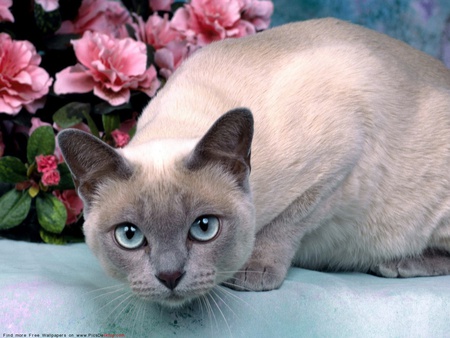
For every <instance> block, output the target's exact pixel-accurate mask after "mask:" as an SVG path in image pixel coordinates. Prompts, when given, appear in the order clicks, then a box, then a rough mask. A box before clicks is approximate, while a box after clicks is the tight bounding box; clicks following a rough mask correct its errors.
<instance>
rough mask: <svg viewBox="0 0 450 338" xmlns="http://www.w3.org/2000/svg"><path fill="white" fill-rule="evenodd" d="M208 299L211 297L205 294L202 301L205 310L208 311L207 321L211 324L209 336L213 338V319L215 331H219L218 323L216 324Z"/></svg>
mask: <svg viewBox="0 0 450 338" xmlns="http://www.w3.org/2000/svg"><path fill="white" fill-rule="evenodd" d="M210 297H211V295H210V294H207V295H206V296H204V300H205V305H206V308H207V309H208V317H209V320H210V323H211V336H212V337H213V336H214V330H213V319H214V322H215V323H216V330H217V331H218V330H219V323H218V322H217V318H216V314H215V313H214V309H213V307H212V306H211V302H210V301H209V299H210Z"/></svg>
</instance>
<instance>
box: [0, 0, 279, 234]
mask: <svg viewBox="0 0 450 338" xmlns="http://www.w3.org/2000/svg"><path fill="white" fill-rule="evenodd" d="M272 12H273V4H272V2H271V1H269V0H190V1H188V0H186V1H182V0H178V1H176V2H174V0H122V1H117V0H74V1H59V0H25V1H20V2H19V1H12V0H0V235H2V236H7V235H8V234H9V232H8V231H9V229H10V228H17V227H19V228H20V227H21V226H23V225H24V223H26V222H30V223H32V224H37V225H38V228H37V229H36V231H37V232H38V233H39V236H40V240H43V241H45V242H50V243H63V242H66V241H67V240H71V239H73V238H82V235H81V231H80V224H81V223H82V209H83V204H82V201H81V199H80V198H79V197H78V196H77V193H76V190H75V188H76V187H75V186H74V182H73V181H72V177H71V174H70V171H69V169H68V167H67V166H66V164H65V163H64V160H63V158H62V156H61V154H60V150H59V148H58V145H57V144H56V141H55V136H56V135H57V133H58V132H59V131H60V130H62V129H65V128H78V129H82V130H84V131H86V132H89V133H92V134H93V135H94V136H97V137H99V138H101V139H102V140H103V141H105V142H107V143H108V144H110V145H111V146H113V147H116V148H121V147H124V146H125V145H127V144H128V142H129V141H130V139H131V138H132V137H133V135H134V132H135V126H136V119H137V117H138V112H140V111H142V109H143V107H145V105H147V104H148V101H149V100H151V98H152V97H153V96H154V95H155V94H156V92H157V91H158V90H159V89H160V88H161V86H163V85H164V83H165V82H166V80H167V79H168V78H169V77H170V76H171V75H172V73H173V72H174V71H175V70H176V69H177V68H178V67H179V66H180V64H181V63H182V62H183V61H184V60H185V59H186V58H188V57H189V56H190V55H191V54H192V53H195V51H196V50H198V49H200V48H202V47H204V46H205V45H207V44H209V43H211V42H213V41H217V40H222V39H226V38H239V37H242V36H245V35H249V34H255V33H257V32H258V31H261V30H264V29H266V28H268V26H269V23H270V17H271V15H272ZM33 220H35V221H33ZM36 220H37V221H36ZM24 228H26V227H24ZM28 228H29V227H28ZM28 228H27V229H28ZM15 233H17V231H15ZM77 236H78V237H77ZM24 238H28V236H26V235H25V236H24Z"/></svg>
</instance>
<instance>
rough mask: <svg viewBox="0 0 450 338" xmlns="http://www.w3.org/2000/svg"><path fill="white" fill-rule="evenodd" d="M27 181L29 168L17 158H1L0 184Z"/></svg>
mask: <svg viewBox="0 0 450 338" xmlns="http://www.w3.org/2000/svg"><path fill="white" fill-rule="evenodd" d="M26 179H27V168H26V167H25V164H23V163H22V161H21V160H19V159H18V158H17V157H12V156H5V157H2V158H0V182H5V183H19V182H23V181H25V180H26Z"/></svg>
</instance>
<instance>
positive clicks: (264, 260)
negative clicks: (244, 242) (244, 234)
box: [224, 187, 322, 291]
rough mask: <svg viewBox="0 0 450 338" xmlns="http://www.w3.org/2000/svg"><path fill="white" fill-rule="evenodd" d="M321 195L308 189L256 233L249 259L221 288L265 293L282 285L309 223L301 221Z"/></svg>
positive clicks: (320, 192) (319, 192) (316, 190)
mask: <svg viewBox="0 0 450 338" xmlns="http://www.w3.org/2000/svg"><path fill="white" fill-rule="evenodd" d="M321 196H322V190H321V189H317V187H316V188H314V189H310V190H309V191H307V192H306V193H305V194H303V195H302V196H301V197H299V198H298V199H297V200H296V201H294V202H293V203H292V204H291V205H290V206H289V207H288V208H287V209H286V210H285V211H284V212H282V213H281V214H280V215H278V217H276V218H275V219H274V220H273V221H272V222H270V223H269V224H267V225H266V226H265V227H264V228H262V229H261V230H260V231H259V232H258V233H257V234H256V240H255V245H254V249H253V252H252V255H251V256H250V259H249V260H248V261H247V262H246V263H245V264H244V266H243V267H242V268H241V269H239V270H238V271H237V272H236V273H235V275H234V276H233V278H231V279H229V280H228V281H227V282H225V283H224V285H226V286H228V287H231V288H233V289H236V290H240V291H268V290H273V289H277V288H279V287H280V286H281V284H282V283H283V281H284V279H285V277H286V274H287V271H288V269H289V267H290V266H291V264H292V259H293V258H294V255H295V253H296V252H297V250H298V247H299V243H300V241H301V239H302V238H303V236H304V234H305V232H306V230H307V229H311V224H309V222H307V221H306V220H305V216H306V215H308V214H309V210H311V209H313V208H314V207H315V206H316V205H317V203H319V200H320V199H321Z"/></svg>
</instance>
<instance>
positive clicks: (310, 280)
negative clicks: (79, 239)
mask: <svg viewBox="0 0 450 338" xmlns="http://www.w3.org/2000/svg"><path fill="white" fill-rule="evenodd" d="M0 267H1V268H0V337H2V335H3V334H4V333H5V334H7V333H12V334H17V333H19V334H20V333H25V334H29V333H34V334H40V335H41V337H42V334H67V336H68V335H69V334H75V335H76V334H83V333H84V334H98V333H101V334H116V335H121V334H125V336H126V337H174V336H178V337H446V336H447V337H448V336H449V334H450V276H445V277H434V278H416V279H383V278H378V277H374V276H369V275H364V274H353V273H321V272H315V271H308V270H302V269H296V268H293V269H291V270H290V272H289V275H288V277H287V280H286V281H285V283H284V284H283V286H282V287H281V289H279V290H276V291H271V292H236V291H231V290H229V289H223V290H222V291H216V293H217V295H218V297H215V298H214V300H210V304H211V307H212V308H213V313H212V314H211V313H209V312H208V310H207V308H206V307H205V306H203V308H201V307H200V306H198V304H197V305H195V306H192V307H190V308H187V309H182V310H178V311H167V310H163V309H161V308H159V307H157V306H149V305H145V304H143V303H139V302H138V301H136V300H134V299H132V298H130V299H127V300H125V298H126V295H128V294H127V293H125V291H120V292H117V291H118V290H119V289H118V288H117V287H115V286H114V285H118V283H117V282H116V281H115V280H112V279H110V278H109V277H107V276H105V274H104V273H103V271H102V270H101V268H100V266H99V264H98V263H97V260H96V259H95V258H94V257H93V255H92V254H91V253H90V251H89V250H88V248H87V246H86V245H85V244H76V245H68V246H51V245H45V244H33V243H25V242H15V241H10V240H0ZM120 288H121V287H120ZM216 303H217V305H216ZM219 309H220V310H219Z"/></svg>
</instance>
